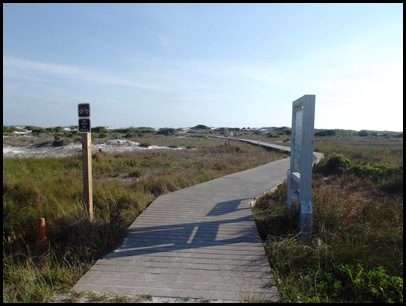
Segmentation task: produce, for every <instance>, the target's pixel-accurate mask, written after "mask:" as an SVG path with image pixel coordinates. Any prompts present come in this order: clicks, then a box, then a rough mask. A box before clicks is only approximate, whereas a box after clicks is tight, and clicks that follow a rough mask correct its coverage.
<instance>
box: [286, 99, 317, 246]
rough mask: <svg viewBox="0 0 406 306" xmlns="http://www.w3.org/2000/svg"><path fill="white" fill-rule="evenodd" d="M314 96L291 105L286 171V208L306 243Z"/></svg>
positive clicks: (309, 223) (309, 227)
mask: <svg viewBox="0 0 406 306" xmlns="http://www.w3.org/2000/svg"><path fill="white" fill-rule="evenodd" d="M315 101H316V96H315V95H304V96H302V97H301V98H299V99H297V100H295V101H294V102H293V103H292V134H291V155H290V168H289V170H288V175H287V177H288V179H287V181H288V191H287V192H288V194H287V196H288V200H287V208H288V210H289V213H290V215H291V216H294V217H295V218H296V221H297V226H298V230H299V234H300V236H301V237H302V238H303V239H304V240H306V241H307V242H309V241H310V240H311V235H312V217H313V216H312V215H313V212H312V203H311V188H312V167H313V138H314V110H315Z"/></svg>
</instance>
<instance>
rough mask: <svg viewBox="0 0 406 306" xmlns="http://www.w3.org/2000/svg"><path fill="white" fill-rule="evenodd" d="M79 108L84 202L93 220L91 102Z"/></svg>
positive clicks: (90, 218) (82, 104)
mask: <svg viewBox="0 0 406 306" xmlns="http://www.w3.org/2000/svg"><path fill="white" fill-rule="evenodd" d="M78 109H79V123H78V126H79V133H82V166H83V167H82V168H83V202H84V204H85V206H86V207H87V209H88V216H89V220H90V222H93V186H92V149H91V145H90V144H91V128H90V104H89V103H81V104H79V106H78Z"/></svg>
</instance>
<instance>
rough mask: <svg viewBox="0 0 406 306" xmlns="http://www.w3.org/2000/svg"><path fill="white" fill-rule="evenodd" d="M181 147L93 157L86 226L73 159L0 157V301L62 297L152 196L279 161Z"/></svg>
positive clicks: (241, 149)
mask: <svg viewBox="0 0 406 306" xmlns="http://www.w3.org/2000/svg"><path fill="white" fill-rule="evenodd" d="M151 140H152V141H153V139H151ZM183 143H184V142H183ZM205 143H207V146H206V145H205ZM154 144H155V143H154ZM157 145H161V143H157ZM186 145H187V146H188V147H189V149H183V150H148V151H134V152H127V153H114V154H113V153H102V152H97V153H95V154H93V156H92V169H93V171H92V172H93V205H94V216H95V218H94V222H93V223H90V222H89V221H88V219H87V214H86V209H85V207H83V204H82V196H83V190H82V170H81V169H82V161H81V156H71V157H65V158H24V159H23V158H21V159H19V158H3V264H4V268H3V275H4V276H3V301H4V302H49V301H51V300H52V298H53V296H55V294H61V293H65V292H68V291H69V290H70V288H71V287H72V286H73V285H74V284H75V283H76V282H77V281H78V280H79V278H80V277H81V276H82V275H83V274H84V272H85V271H87V270H88V269H89V268H90V266H91V265H92V264H93V263H94V262H95V261H96V260H97V259H99V258H101V257H102V256H103V255H105V254H106V253H108V252H110V251H112V250H113V249H115V248H116V247H117V246H119V245H120V244H121V242H122V239H123V236H124V233H125V231H126V229H127V228H128V226H129V225H130V224H131V223H132V222H133V221H134V220H135V219H136V217H137V216H138V215H139V214H140V213H141V212H142V211H143V210H144V209H145V208H146V207H147V206H148V205H149V204H150V203H151V202H152V201H153V200H154V199H155V198H156V197H158V196H159V195H162V194H165V193H168V192H173V191H175V190H179V189H182V188H185V187H188V186H192V185H195V184H198V183H202V182H204V181H207V180H211V179H215V178H218V177H221V176H224V175H227V174H231V173H234V172H238V171H242V170H246V169H249V168H252V167H255V166H259V165H261V164H265V163H268V162H271V161H274V160H277V159H280V158H284V157H286V155H285V154H282V153H278V152H271V151H266V150H264V149H262V148H258V147H255V146H252V145H249V144H245V143H240V142H232V143H231V144H225V143H224V141H220V140H212V139H203V140H201V139H192V141H189V143H187V144H186ZM41 217H43V218H45V221H46V229H47V238H48V248H47V250H46V251H45V252H44V253H42V254H40V253H37V252H36V250H35V247H34V246H35V229H36V227H37V226H38V222H39V218H41Z"/></svg>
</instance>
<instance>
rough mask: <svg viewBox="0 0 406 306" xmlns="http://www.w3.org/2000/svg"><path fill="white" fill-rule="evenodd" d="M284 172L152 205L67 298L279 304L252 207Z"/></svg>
mask: <svg viewBox="0 0 406 306" xmlns="http://www.w3.org/2000/svg"><path fill="white" fill-rule="evenodd" d="M288 168H289V158H286V159H283V160H278V161H275V162H272V163H269V164H266V165H263V166H259V167H256V168H253V169H249V170H246V171H242V172H239V173H236V174H232V175H228V176H224V177H221V178H219V179H215V180H212V181H209V182H206V183H203V184H199V185H196V186H193V187H189V188H186V189H183V190H180V191H176V192H173V193H169V194H165V195H162V196H160V197H158V198H157V199H156V200H155V201H154V202H153V203H151V205H149V207H148V208H147V209H146V210H145V211H144V212H143V213H142V214H141V215H140V216H139V217H138V218H137V219H136V220H135V221H134V222H133V223H132V225H131V226H130V227H129V229H128V233H127V236H126V239H125V241H124V243H123V244H122V245H121V246H120V247H119V248H118V249H117V250H115V251H114V252H112V253H110V254H108V255H106V256H105V257H104V258H102V259H100V260H98V261H97V262H96V263H95V264H94V265H93V266H92V267H91V269H90V270H89V271H88V272H87V273H86V274H85V275H84V276H83V277H82V278H81V279H80V280H79V282H78V283H77V284H76V285H75V286H74V287H73V290H74V291H90V292H95V293H99V294H120V295H128V296H137V295H141V294H148V295H151V296H153V297H172V298H185V299H186V298H194V299H205V300H207V299H210V300H223V301H235V302H240V301H243V300H250V299H251V300H252V299H263V300H267V301H270V302H277V301H278V300H279V293H278V291H277V287H276V286H275V281H274V279H273V274H272V271H271V268H270V265H269V262H268V259H267V257H266V255H265V250H264V248H263V245H262V242H261V239H260V238H259V235H258V231H257V228H256V225H255V221H254V218H253V216H252V213H251V208H250V203H251V201H253V200H254V199H255V198H257V197H258V196H259V195H261V194H263V193H264V192H266V191H269V190H270V189H272V188H273V187H275V186H277V185H278V184H280V183H281V182H283V180H285V179H286V173H287V170H288Z"/></svg>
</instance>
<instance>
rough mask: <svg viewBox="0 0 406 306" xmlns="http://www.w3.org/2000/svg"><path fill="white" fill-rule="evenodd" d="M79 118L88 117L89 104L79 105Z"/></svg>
mask: <svg viewBox="0 0 406 306" xmlns="http://www.w3.org/2000/svg"><path fill="white" fill-rule="evenodd" d="M79 117H90V104H89V103H81V104H79Z"/></svg>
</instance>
